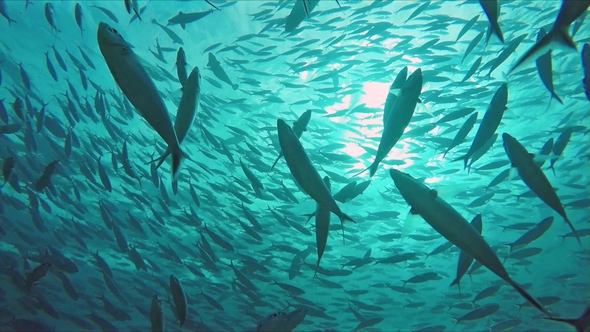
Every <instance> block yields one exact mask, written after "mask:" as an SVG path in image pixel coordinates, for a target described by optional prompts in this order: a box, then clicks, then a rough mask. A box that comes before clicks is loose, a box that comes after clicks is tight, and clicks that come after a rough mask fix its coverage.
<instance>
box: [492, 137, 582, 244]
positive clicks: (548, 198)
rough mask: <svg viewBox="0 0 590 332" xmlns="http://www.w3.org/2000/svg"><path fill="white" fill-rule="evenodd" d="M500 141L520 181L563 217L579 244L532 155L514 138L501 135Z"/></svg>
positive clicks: (553, 192) (572, 226) (551, 187)
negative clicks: (501, 140)
mask: <svg viewBox="0 0 590 332" xmlns="http://www.w3.org/2000/svg"><path fill="white" fill-rule="evenodd" d="M502 139H503V140H504V150H506V154H507V155H508V159H510V162H511V163H512V167H515V168H516V169H517V170H518V175H520V178H521V179H522V181H523V182H524V183H525V184H526V185H527V187H529V189H530V190H531V191H532V192H533V193H535V195H537V197H539V198H540V199H541V200H542V201H543V202H545V204H547V205H548V206H549V207H550V208H552V209H553V210H554V211H555V212H557V213H558V214H559V215H560V216H561V217H563V220H565V222H566V223H567V224H568V226H569V227H570V228H571V229H572V231H573V232H574V234H575V235H576V238H577V239H578V242H580V238H579V237H578V234H577V232H576V229H575V228H574V225H573V224H572V223H571V221H570V220H569V218H568V217H567V214H566V213H565V209H564V208H563V204H561V201H560V200H559V197H558V196H557V193H556V192H555V189H553V186H552V185H551V183H550V182H549V179H547V176H545V173H543V171H542V170H541V167H539V165H537V163H536V162H535V160H534V158H533V155H531V154H530V153H529V152H528V151H527V149H526V148H525V147H524V146H522V144H520V142H519V141H517V140H516V138H514V137H512V136H510V134H508V133H504V134H502ZM580 244H581V242H580Z"/></svg>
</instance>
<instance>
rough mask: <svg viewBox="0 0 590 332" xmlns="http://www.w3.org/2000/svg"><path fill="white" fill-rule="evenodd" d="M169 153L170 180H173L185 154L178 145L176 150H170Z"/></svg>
mask: <svg viewBox="0 0 590 332" xmlns="http://www.w3.org/2000/svg"><path fill="white" fill-rule="evenodd" d="M170 154H171V155H172V169H171V171H172V181H174V180H176V178H177V177H178V171H179V170H180V165H181V164H182V161H183V159H185V158H186V155H185V154H184V152H183V151H182V150H181V149H180V147H178V148H177V149H176V151H172V152H171V153H170Z"/></svg>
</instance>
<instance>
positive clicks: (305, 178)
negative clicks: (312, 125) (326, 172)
mask: <svg viewBox="0 0 590 332" xmlns="http://www.w3.org/2000/svg"><path fill="white" fill-rule="evenodd" d="M277 131H278V134H279V143H280V145H281V150H282V151H283V153H284V155H285V161H286V162H287V166H288V167H289V170H290V172H291V175H293V178H294V179H295V181H296V182H297V183H298V185H299V187H300V188H301V190H302V191H303V192H304V193H306V194H307V195H309V196H310V197H311V198H312V199H313V200H314V201H316V203H317V204H319V205H322V206H324V207H326V208H327V209H328V210H330V211H331V212H332V213H334V214H335V215H336V216H337V217H338V218H339V219H340V223H341V224H342V225H343V226H344V222H345V221H351V222H354V223H356V221H355V220H354V219H352V218H351V217H349V216H348V215H347V214H345V213H344V212H342V210H340V207H339V206H338V204H337V203H336V201H335V200H334V198H333V197H332V194H331V193H330V190H329V189H328V187H326V184H325V183H324V181H323V180H322V178H321V177H320V174H319V173H318V171H317V170H316V168H315V167H314V166H313V164H312V163H311V160H309V157H308V156H307V153H305V150H304V149H303V146H302V145H301V142H299V138H298V137H297V135H296V134H295V132H294V131H293V129H291V127H290V126H289V125H288V124H287V123H286V122H285V121H284V120H282V119H277ZM342 232H343V234H344V227H342ZM342 238H343V240H344V235H343V237H342Z"/></svg>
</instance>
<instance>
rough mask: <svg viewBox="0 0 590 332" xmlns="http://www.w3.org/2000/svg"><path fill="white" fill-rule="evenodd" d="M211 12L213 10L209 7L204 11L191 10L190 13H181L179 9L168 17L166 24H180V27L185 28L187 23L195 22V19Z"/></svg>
mask: <svg viewBox="0 0 590 332" xmlns="http://www.w3.org/2000/svg"><path fill="white" fill-rule="evenodd" d="M216 8H217V7H216ZM217 10H219V9H218V8H217ZM212 12H213V9H209V10H208V11H204V12H192V13H183V12H182V11H179V12H178V14H176V15H175V16H173V17H172V18H170V19H168V24H166V26H170V25H175V24H180V27H181V28H182V29H183V30H184V29H186V25H187V24H189V23H193V22H196V21H198V20H200V19H202V18H204V17H206V16H207V15H209V14H211V13H212Z"/></svg>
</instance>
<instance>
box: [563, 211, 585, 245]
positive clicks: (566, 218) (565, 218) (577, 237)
mask: <svg viewBox="0 0 590 332" xmlns="http://www.w3.org/2000/svg"><path fill="white" fill-rule="evenodd" d="M563 220H565V222H566V223H567V225H568V226H569V227H570V228H571V230H572V232H574V235H575V236H576V239H577V240H578V243H579V244H580V245H582V241H580V237H579V236H578V232H577V231H576V229H575V227H574V224H572V222H571V221H570V220H569V219H568V217H567V216H566V217H563ZM564 238H565V237H564ZM562 242H563V240H562Z"/></svg>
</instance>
